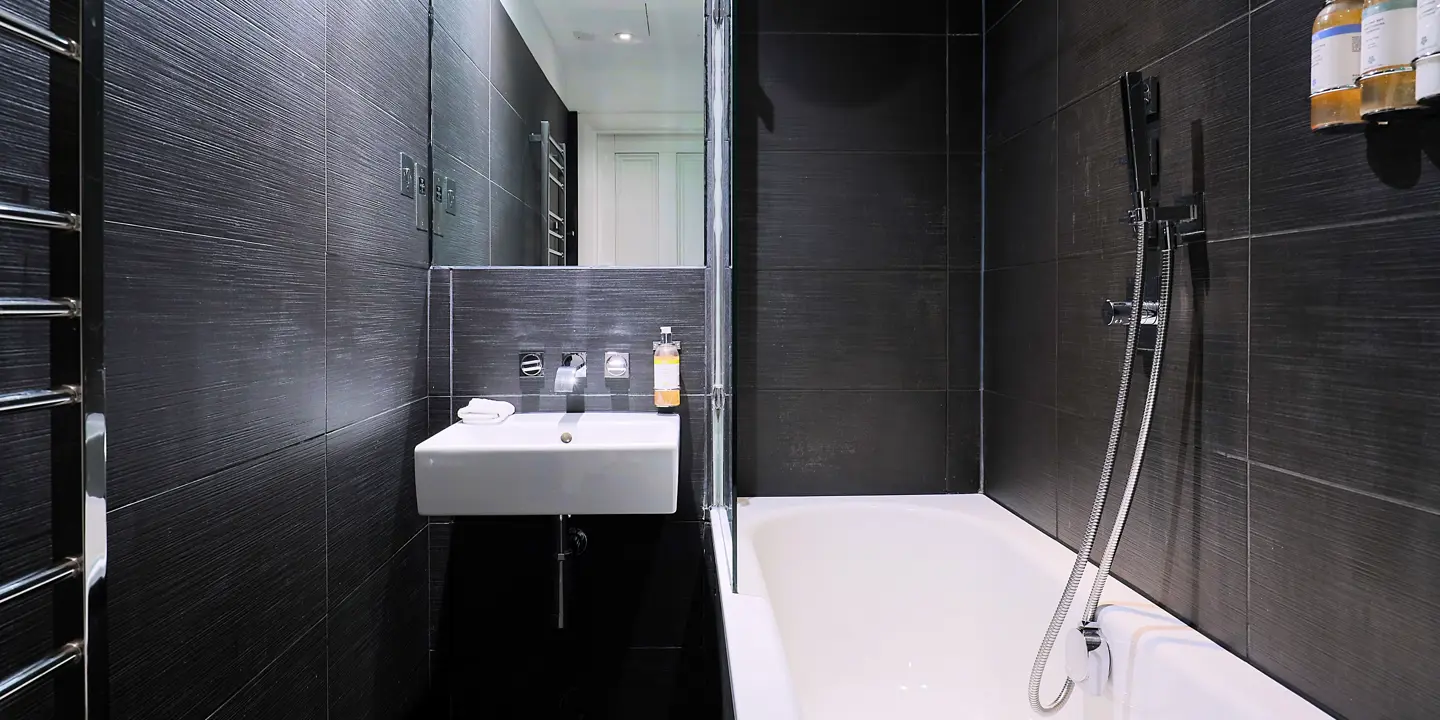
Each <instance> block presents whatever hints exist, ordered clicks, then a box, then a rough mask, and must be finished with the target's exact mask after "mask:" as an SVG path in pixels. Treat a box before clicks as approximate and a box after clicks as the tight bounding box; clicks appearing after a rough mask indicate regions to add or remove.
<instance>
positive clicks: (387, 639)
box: [326, 531, 430, 720]
mask: <svg viewBox="0 0 1440 720" xmlns="http://www.w3.org/2000/svg"><path fill="white" fill-rule="evenodd" d="M429 551H430V549H429V542H428V540H427V538H426V534H425V533H424V532H423V531H422V532H420V533H419V534H417V535H416V536H415V537H414V538H411V539H410V541H409V543H408V544H406V545H405V546H404V548H403V549H402V550H400V552H399V553H397V554H396V555H395V556H394V557H393V558H391V559H390V560H389V561H388V562H387V563H385V565H384V566H382V567H381V568H380V569H378V570H376V571H375V572H374V574H372V575H371V576H370V577H369V578H367V579H366V580H365V582H364V584H362V585H361V586H360V587H359V588H358V589H357V590H355V592H353V593H351V594H350V595H349V596H348V597H346V598H344V599H342V600H339V603H338V604H337V605H336V606H335V608H334V610H332V611H331V613H330V614H329V616H328V617H327V618H326V628H327V636H328V639H329V643H330V659H329V677H330V683H329V684H330V692H329V694H330V717H332V718H356V719H357V720H363V719H365V718H372V719H374V720H382V719H385V718H400V717H418V715H417V712H418V711H419V709H420V708H421V705H422V704H423V702H424V695H425V689H426V686H427V684H428V683H429V664H428V663H429V659H430V654H429V648H428V646H427V640H426V638H427V629H426V628H427V624H428V617H429V604H428V603H427V587H428V578H427V575H426V573H427V568H428V566H429Z"/></svg>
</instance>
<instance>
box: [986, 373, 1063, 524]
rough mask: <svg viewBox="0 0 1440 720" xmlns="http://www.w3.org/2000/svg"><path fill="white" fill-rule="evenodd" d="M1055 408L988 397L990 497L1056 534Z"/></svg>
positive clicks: (988, 493)
mask: <svg viewBox="0 0 1440 720" xmlns="http://www.w3.org/2000/svg"><path fill="white" fill-rule="evenodd" d="M1055 415H1056V412H1055V410H1054V409H1052V408H1049V407H1045V406H1043V405H1036V404H1034V403H1028V402H1025V401H1023V400H1015V399H1013V398H1009V397H1005V396H1004V395H997V394H995V393H993V392H986V393H985V438H984V444H985V494H986V495H989V496H990V497H991V498H994V499H995V501H996V502H998V503H1000V504H1001V505H1004V506H1005V507H1007V508H1009V509H1010V510H1011V511H1012V512H1014V513H1015V514H1017V515H1019V516H1020V517H1022V518H1024V519H1025V520H1027V521H1029V522H1030V523H1031V524H1032V525H1035V526H1036V527H1038V528H1040V529H1041V530H1044V531H1045V532H1046V533H1048V534H1050V535H1051V536H1054V535H1055V502H1056V486H1057V482H1056V478H1057V476H1058V469H1057V468H1056V447H1055V442H1056V441H1055V422H1056V420H1055Z"/></svg>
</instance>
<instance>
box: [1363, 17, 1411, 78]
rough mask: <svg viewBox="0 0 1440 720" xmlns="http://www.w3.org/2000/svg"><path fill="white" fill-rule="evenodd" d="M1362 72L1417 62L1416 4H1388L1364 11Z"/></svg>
mask: <svg viewBox="0 0 1440 720" xmlns="http://www.w3.org/2000/svg"><path fill="white" fill-rule="evenodd" d="M1363 24H1364V28H1363V30H1362V33H1363V35H1364V40H1363V42H1362V44H1361V47H1362V48H1363V51H1362V52H1361V71H1362V72H1370V71H1372V70H1379V69H1381V68H1388V67H1396V66H1400V65H1409V64H1410V63H1411V62H1413V61H1414V60H1415V0H1385V2H1382V3H1377V4H1375V5H1371V6H1370V7H1367V8H1365V15H1364V21H1363Z"/></svg>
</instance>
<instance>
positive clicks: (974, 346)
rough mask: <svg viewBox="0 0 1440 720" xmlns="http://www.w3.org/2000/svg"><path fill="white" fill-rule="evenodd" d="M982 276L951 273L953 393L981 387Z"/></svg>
mask: <svg viewBox="0 0 1440 720" xmlns="http://www.w3.org/2000/svg"><path fill="white" fill-rule="evenodd" d="M980 281H981V278H980V273H978V272H952V273H950V281H949V282H950V292H949V295H950V301H949V310H948V312H949V319H950V356H949V365H950V385H949V387H950V389H951V390H975V389H978V388H979V387H980V364H981V358H980V352H981V340H982V338H981V337H980V300H981V296H980V285H981V283H980Z"/></svg>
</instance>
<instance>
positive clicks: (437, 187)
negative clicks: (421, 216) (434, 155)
mask: <svg viewBox="0 0 1440 720" xmlns="http://www.w3.org/2000/svg"><path fill="white" fill-rule="evenodd" d="M430 189H431V191H432V192H434V193H435V195H434V203H433V207H434V209H433V210H432V211H431V215H430V232H431V233H432V234H434V235H437V236H440V237H444V235H445V214H444V213H442V212H440V210H441V206H442V205H443V204H444V202H445V176H443V175H441V174H440V173H438V172H437V173H434V174H432V175H431V176H430Z"/></svg>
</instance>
